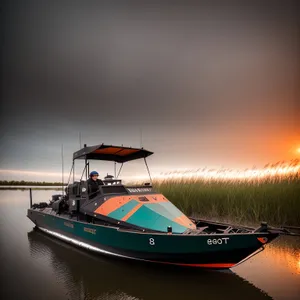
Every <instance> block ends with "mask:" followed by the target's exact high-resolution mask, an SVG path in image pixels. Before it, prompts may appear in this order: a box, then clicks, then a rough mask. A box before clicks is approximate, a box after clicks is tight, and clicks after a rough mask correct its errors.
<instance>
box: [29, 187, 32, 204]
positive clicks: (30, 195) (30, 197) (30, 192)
mask: <svg viewBox="0 0 300 300" xmlns="http://www.w3.org/2000/svg"><path fill="white" fill-rule="evenodd" d="M29 199H30V208H31V207H32V190H31V188H30V189H29Z"/></svg>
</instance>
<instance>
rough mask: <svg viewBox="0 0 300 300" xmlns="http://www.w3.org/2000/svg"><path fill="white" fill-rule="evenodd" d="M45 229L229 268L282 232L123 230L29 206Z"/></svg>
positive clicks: (126, 250)
mask: <svg viewBox="0 0 300 300" xmlns="http://www.w3.org/2000/svg"><path fill="white" fill-rule="evenodd" d="M27 216H28V218H29V219H30V220H31V221H32V222H33V223H35V225H36V226H37V227H38V228H39V229H41V230H42V231H44V232H46V233H47V234H50V235H52V236H55V237H57V238H59V239H61V240H64V241H66V242H69V243H72V244H74V245H76V246H79V247H83V248H86V249H88V250H91V251H94V252H97V253H100V254H104V255H110V256H114V257H118V258H123V259H132V260H139V261H145V262H152V263H162V264H172V265H178V266H186V267H201V268H214V269H227V268H231V267H233V266H235V265H236V264H238V263H240V262H241V261H243V260H244V259H246V258H247V257H249V256H250V255H253V254H254V253H256V252H257V251H259V250H260V249H262V247H263V246H264V245H265V244H266V243H268V242H270V241H272V240H273V239H274V238H276V237H277V236H278V234H270V233H247V234H244V233H243V234H238V233H235V234H202V235H185V234H165V233H146V232H135V231H129V230H121V229H119V228H118V227H111V226H104V225H98V224H91V223H86V222H80V221H77V220H74V219H68V218H67V217H62V216H59V215H56V214H53V213H46V212H43V211H39V210H35V209H28V214H27Z"/></svg>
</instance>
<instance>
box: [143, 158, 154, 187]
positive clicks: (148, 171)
mask: <svg viewBox="0 0 300 300" xmlns="http://www.w3.org/2000/svg"><path fill="white" fill-rule="evenodd" d="M144 161H145V164H146V167H147V170H148V174H149V177H150V182H151V185H152V178H151V175H150V171H149V168H148V164H147V161H146V157H144Z"/></svg>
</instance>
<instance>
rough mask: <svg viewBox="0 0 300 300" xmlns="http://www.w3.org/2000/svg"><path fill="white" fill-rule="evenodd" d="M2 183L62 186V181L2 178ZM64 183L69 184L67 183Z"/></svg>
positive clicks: (0, 183)
mask: <svg viewBox="0 0 300 300" xmlns="http://www.w3.org/2000/svg"><path fill="white" fill-rule="evenodd" d="M0 185H22V186H23V185H32V186H61V185H62V184H61V182H45V181H43V182H41V181H24V180H21V181H16V180H11V181H9V180H0ZM64 185H67V184H66V183H65V184H64Z"/></svg>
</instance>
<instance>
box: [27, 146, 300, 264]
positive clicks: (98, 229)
mask: <svg viewBox="0 0 300 300" xmlns="http://www.w3.org/2000/svg"><path fill="white" fill-rule="evenodd" d="M152 154H154V153H153V152H151V151H148V150H146V149H144V148H132V147H124V146H123V145H122V146H115V145H106V144H103V143H102V144H98V145H93V146H87V145H86V144H85V145H84V147H83V148H81V149H80V150H78V151H76V152H74V153H73V163H72V167H71V171H70V175H69V180H68V183H67V186H66V187H65V189H62V193H61V194H54V195H52V199H51V200H50V201H49V202H48V203H47V202H39V203H35V204H33V201H32V192H31V190H30V207H29V208H28V210H27V217H28V218H29V219H30V220H31V221H32V222H33V223H34V224H35V227H36V228H37V229H39V230H41V231H43V232H45V233H47V234H49V235H51V236H54V237H56V238H58V239H61V240H63V241H65V242H67V243H70V244H73V245H75V246H78V247H83V248H85V249H87V250H90V251H93V252H96V253H99V254H103V255H108V256H113V257H115V258H118V259H126V260H134V261H140V262H146V263H154V264H164V265H175V266H180V267H198V268H209V269H230V268H232V267H234V266H236V265H238V264H241V263H243V262H244V261H246V260H247V259H249V258H250V257H253V256H254V255H256V254H257V253H259V252H261V251H263V250H264V248H265V246H266V245H267V244H268V243H270V242H272V241H273V240H274V239H276V238H277V237H278V236H279V235H282V234H287V235H297V233H293V232H291V231H290V230H288V229H287V228H284V227H281V228H275V227H272V226H269V225H268V224H267V223H266V222H262V223H261V224H260V225H259V226H257V227H256V228H252V227H246V226H239V225H234V224H227V223H221V222H215V221H211V220H204V219H196V218H192V217H188V216H186V215H185V214H184V213H183V212H182V211H180V210H179V209H178V208H177V207H176V206H175V205H174V204H173V203H172V202H171V201H170V200H169V199H167V198H166V197H165V196H164V195H163V194H161V193H159V192H157V191H156V190H155V188H154V186H153V183H152V179H151V174H150V171H149V167H148V164H147V158H148V157H149V156H150V155H152ZM140 159H143V160H144V162H145V165H146V168H147V170H148V174H149V179H150V180H149V181H150V182H145V183H143V184H138V185H125V184H124V183H123V182H122V179H120V178H119V175H120V172H121V170H122V167H123V164H124V163H126V164H127V163H129V162H131V161H134V160H140ZM79 160H81V161H82V160H84V162H85V163H84V168H83V171H82V176H81V178H80V180H78V181H76V180H75V163H76V162H77V161H79ZM93 161H110V162H113V163H114V172H115V174H114V176H113V175H109V174H107V176H105V178H104V179H103V180H102V184H101V185H99V187H98V190H97V192H96V193H95V192H94V193H92V194H91V193H90V192H89V184H88V183H89V181H88V177H89V174H90V163H91V162H93ZM117 164H119V165H120V167H119V171H118V174H116V170H117ZM72 174H73V180H72V183H71V182H70V180H71V177H72ZM298 235H299V234H298Z"/></svg>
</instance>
